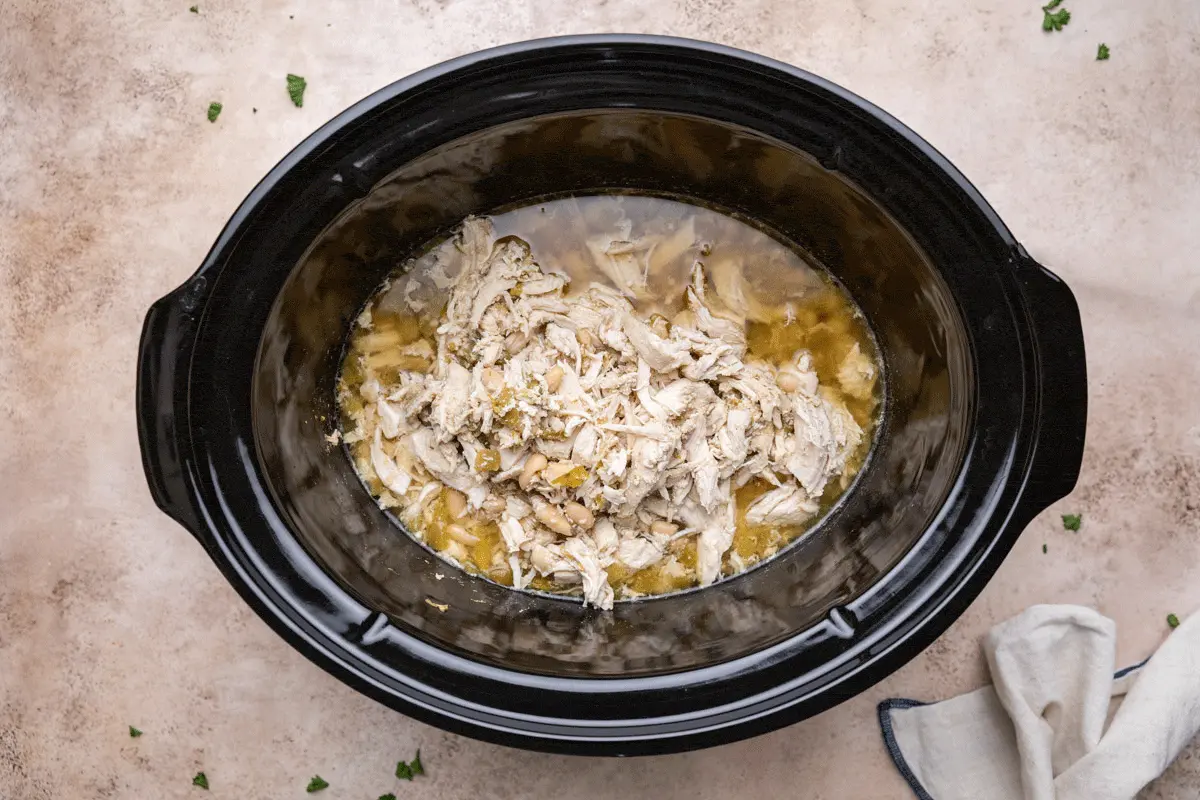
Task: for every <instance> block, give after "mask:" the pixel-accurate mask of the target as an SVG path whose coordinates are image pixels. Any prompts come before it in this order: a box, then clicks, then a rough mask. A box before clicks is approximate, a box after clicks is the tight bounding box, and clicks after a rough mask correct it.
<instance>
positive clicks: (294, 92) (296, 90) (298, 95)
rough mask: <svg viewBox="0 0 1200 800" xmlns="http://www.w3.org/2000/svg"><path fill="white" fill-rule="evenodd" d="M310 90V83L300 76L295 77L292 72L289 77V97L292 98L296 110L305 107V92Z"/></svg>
mask: <svg viewBox="0 0 1200 800" xmlns="http://www.w3.org/2000/svg"><path fill="white" fill-rule="evenodd" d="M306 88H308V81H306V80H304V78H302V77H300V76H299V75H293V74H291V73H290V72H289V73H288V76H287V90H288V97H290V98H292V102H293V103H295V105H296V108H302V107H303V106H304V90H305V89H306Z"/></svg>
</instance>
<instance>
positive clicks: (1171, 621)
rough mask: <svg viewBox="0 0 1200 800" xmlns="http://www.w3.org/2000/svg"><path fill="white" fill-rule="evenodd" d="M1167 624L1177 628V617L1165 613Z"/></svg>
mask: <svg viewBox="0 0 1200 800" xmlns="http://www.w3.org/2000/svg"><path fill="white" fill-rule="evenodd" d="M1167 625H1168V626H1170V627H1172V628H1178V627H1179V617H1177V616H1175V615H1174V614H1167Z"/></svg>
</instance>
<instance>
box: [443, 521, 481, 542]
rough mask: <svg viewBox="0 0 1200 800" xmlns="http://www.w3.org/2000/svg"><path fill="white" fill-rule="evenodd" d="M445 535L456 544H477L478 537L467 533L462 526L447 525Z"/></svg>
mask: <svg viewBox="0 0 1200 800" xmlns="http://www.w3.org/2000/svg"><path fill="white" fill-rule="evenodd" d="M446 534H447V535H448V536H449V537H450V538H451V539H453V540H454V541H456V542H462V543H463V544H479V537H478V536H476V535H475V534H473V533H471V532H470V531H468V530H467V529H466V528H464V527H463V526H462V525H449V526H447V527H446Z"/></svg>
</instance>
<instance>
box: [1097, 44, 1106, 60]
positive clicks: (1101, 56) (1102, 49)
mask: <svg viewBox="0 0 1200 800" xmlns="http://www.w3.org/2000/svg"><path fill="white" fill-rule="evenodd" d="M1096 60H1097V61H1108V45H1106V44H1104V43H1103V42H1101V43H1100V46H1099V47H1098V48H1096Z"/></svg>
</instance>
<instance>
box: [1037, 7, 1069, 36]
mask: <svg viewBox="0 0 1200 800" xmlns="http://www.w3.org/2000/svg"><path fill="white" fill-rule="evenodd" d="M1062 2H1063V0H1050V2H1049V3H1047V4H1046V5H1044V6H1042V30H1044V31H1061V30H1062V29H1063V26H1064V25H1066V24H1067V23H1068V22H1070V21H1071V12H1070V11H1067V10H1066V9H1065V8H1064V9H1062V10H1061V11H1055V10H1054V9H1056V8H1058V7H1059V6H1060V5H1062Z"/></svg>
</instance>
